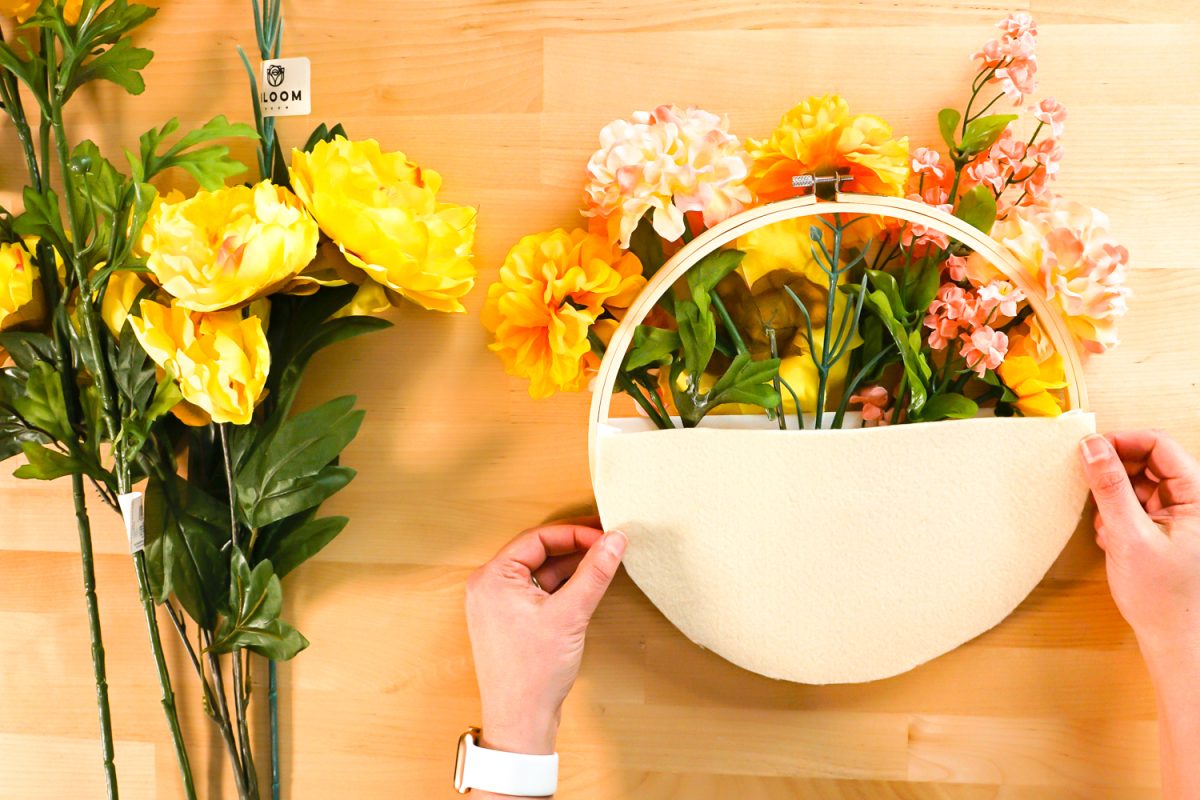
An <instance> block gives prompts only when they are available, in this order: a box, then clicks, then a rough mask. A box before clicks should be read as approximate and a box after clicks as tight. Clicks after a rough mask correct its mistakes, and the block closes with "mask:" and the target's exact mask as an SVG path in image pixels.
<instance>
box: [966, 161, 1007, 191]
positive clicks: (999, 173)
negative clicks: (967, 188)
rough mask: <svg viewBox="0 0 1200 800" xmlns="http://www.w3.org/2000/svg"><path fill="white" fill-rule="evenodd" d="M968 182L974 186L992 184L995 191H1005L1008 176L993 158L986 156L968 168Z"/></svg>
mask: <svg viewBox="0 0 1200 800" xmlns="http://www.w3.org/2000/svg"><path fill="white" fill-rule="evenodd" d="M966 175H967V182H968V183H969V184H970V185H972V186H980V185H982V186H990V187H991V189H992V191H993V192H997V193H998V192H1003V191H1004V187H1005V185H1006V184H1007V183H1008V176H1007V175H1006V174H1005V173H1004V170H1003V169H1002V168H1001V166H1000V165H999V164H998V163H996V162H995V161H993V160H992V159H991V158H988V157H984V158H981V159H979V160H977V161H976V162H975V163H973V164H971V165H970V166H968V167H967V169H966Z"/></svg>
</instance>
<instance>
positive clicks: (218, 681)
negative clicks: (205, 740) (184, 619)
mask: <svg viewBox="0 0 1200 800" xmlns="http://www.w3.org/2000/svg"><path fill="white" fill-rule="evenodd" d="M204 643H205V650H206V652H207V654H208V668H209V670H210V671H211V672H212V674H213V686H214V688H215V690H216V695H217V700H218V705H217V713H218V715H219V716H220V724H219V725H218V727H219V728H220V729H221V738H222V739H223V740H224V742H225V751H226V752H227V753H228V754H229V762H230V764H231V765H232V766H233V782H234V785H235V786H236V787H237V793H238V797H240V798H243V800H244V799H245V798H249V797H250V796H251V795H250V788H249V786H248V785H247V782H246V769H245V767H244V766H243V764H242V756H241V754H240V753H239V752H238V746H237V741H236V740H235V738H234V734H233V722H232V720H231V718H230V716H229V701H228V700H227V699H226V695H225V679H224V677H223V675H222V672H221V660H220V659H219V658H218V657H217V654H216V653H214V652H213V651H212V633H211V632H210V631H207V630H206V631H205V632H204Z"/></svg>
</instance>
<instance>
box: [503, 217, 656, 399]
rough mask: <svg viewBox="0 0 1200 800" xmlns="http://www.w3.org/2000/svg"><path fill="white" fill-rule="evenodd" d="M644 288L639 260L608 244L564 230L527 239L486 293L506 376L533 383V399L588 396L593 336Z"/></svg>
mask: <svg viewBox="0 0 1200 800" xmlns="http://www.w3.org/2000/svg"><path fill="white" fill-rule="evenodd" d="M645 284H646V279H645V278H643V277H642V263H641V262H640V261H639V260H638V258H637V256H635V255H633V254H632V253H627V252H625V251H623V250H621V248H619V247H617V246H615V245H613V244H610V243H609V241H608V240H607V239H606V238H605V237H602V236H598V235H596V234H593V233H588V232H587V231H585V230H579V229H577V230H573V231H570V232H568V231H565V230H563V229H562V228H559V229H557V230H553V231H549V232H547V233H538V234H533V235H531V236H526V237H524V238H523V239H521V241H519V242H517V244H516V246H515V247H513V249H512V250H510V251H509V253H508V256H507V257H506V258H505V259H504V265H503V266H502V267H501V268H500V280H499V281H497V282H496V283H494V284H492V286H491V287H490V288H489V289H488V296H487V300H486V301H485V302H484V305H483V313H482V320H483V325H484V327H486V328H487V329H488V330H489V331H491V332H492V334H494V335H495V337H496V341H495V342H494V343H493V344H492V345H490V347H491V349H492V350H494V351H495V352H496V353H497V354H498V355H499V356H500V360H501V361H503V362H504V368H505V371H507V372H508V374H510V375H515V376H517V377H525V378H529V395H530V396H531V397H533V398H543V397H549V396H550V395H552V394H554V393H555V392H556V391H579V390H581V389H584V388H586V386H587V382H588V380H589V378H590V377H591V374H590V373H591V371H592V369H590V367H594V365H595V361H594V359H591V358H590V356H589V354H590V352H591V344H590V343H589V342H588V331H589V330H590V329H591V327H592V325H593V324H595V323H596V320H597V319H598V318H599V317H600V315H601V314H603V313H604V312H605V311H606V310H607V311H610V312H611V311H616V312H617V314H618V315H619V314H620V313H621V312H622V311H623V310H624V309H625V308H628V306H629V304H630V303H631V302H633V299H634V298H635V297H637V294H638V292H639V291H641V289H642V287H643V286H644V285H645ZM589 362H590V363H589Z"/></svg>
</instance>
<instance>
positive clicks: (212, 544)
mask: <svg viewBox="0 0 1200 800" xmlns="http://www.w3.org/2000/svg"><path fill="white" fill-rule="evenodd" d="M171 477H172V484H171V485H169V486H168V485H166V484H164V483H163V482H162V481H160V480H159V479H158V478H151V479H150V481H149V483H148V484H147V487H146V495H145V510H146V559H147V566H148V568H149V571H150V574H151V577H152V582H153V584H154V586H155V600H157V601H158V602H159V603H163V602H165V601H166V599H167V597H168V596H169V595H171V594H174V595H175V597H176V598H177V599H178V600H179V603H180V604H181V605H182V606H183V608H184V610H185V611H187V613H188V615H189V616H190V617H191V618H192V619H194V620H195V621H196V622H197V623H198V624H200V625H201V626H202V627H205V628H212V627H213V626H214V625H215V624H216V618H217V609H218V608H219V607H220V606H221V605H222V604H223V602H224V594H225V590H226V587H227V586H228V585H229V578H228V574H229V573H228V563H227V562H226V560H225V558H224V557H223V556H222V555H221V547H222V545H223V544H224V543H225V542H226V541H228V538H229V534H228V531H227V530H223V529H222V528H221V527H220V526H219V525H215V524H212V523H211V522H209V521H206V520H205V519H204V516H205V514H206V513H207V512H210V511H211V508H210V507H209V506H210V505H212V504H215V501H213V500H212V499H211V498H208V497H207V496H202V495H203V493H202V492H200V491H199V490H198V489H196V488H195V487H192V486H190V485H189V484H188V483H187V482H186V481H184V480H183V479H182V478H178V477H176V476H171ZM228 526H229V516H228V510H226V511H225V515H224V527H225V529H227V528H228Z"/></svg>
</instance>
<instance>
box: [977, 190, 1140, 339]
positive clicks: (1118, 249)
mask: <svg viewBox="0 0 1200 800" xmlns="http://www.w3.org/2000/svg"><path fill="white" fill-rule="evenodd" d="M992 238H994V239H996V240H997V241H999V242H1001V243H1002V244H1004V245H1006V246H1007V247H1008V248H1009V250H1011V251H1012V252H1013V254H1014V255H1015V256H1016V257H1017V259H1018V260H1019V261H1020V262H1021V264H1022V265H1023V266H1024V267H1025V269H1026V270H1027V271H1028V272H1029V274H1030V276H1031V277H1033V278H1035V279H1036V280H1037V283H1038V285H1039V286H1040V287H1041V289H1042V290H1043V291H1044V292H1045V296H1046V299H1047V300H1049V301H1050V302H1051V303H1052V304H1053V305H1055V306H1057V308H1058V309H1059V311H1060V312H1061V313H1062V315H1063V318H1064V320H1065V321H1066V323H1067V326H1068V327H1069V328H1070V329H1071V331H1072V333H1074V334H1075V336H1076V338H1077V339H1079V341H1080V343H1081V344H1082V346H1083V347H1084V348H1085V349H1086V350H1088V351H1090V352H1094V353H1099V352H1103V351H1105V350H1108V349H1110V348H1112V347H1115V346H1116V345H1117V343H1118V338H1117V321H1118V320H1119V319H1120V318H1121V317H1122V316H1123V315H1124V314H1125V312H1126V310H1127V308H1128V298H1129V295H1130V291H1129V289H1128V287H1126V286H1125V279H1126V269H1127V266H1126V265H1127V262H1128V260H1129V253H1128V251H1127V250H1126V249H1125V248H1124V247H1122V246H1121V245H1120V244H1118V243H1117V242H1116V240H1115V239H1113V238H1112V235H1111V234H1110V233H1109V230H1108V218H1107V217H1106V216H1105V215H1104V214H1102V213H1101V212H1100V211H1098V210H1096V209H1094V208H1089V207H1088V206H1084V205H1081V204H1079V203H1074V202H1071V201H1068V200H1064V199H1063V198H1060V197H1055V198H1052V199H1051V200H1050V202H1049V204H1047V205H1044V206H1041V205H1039V206H1021V207H1019V208H1017V209H1015V210H1014V211H1013V212H1012V213H1011V214H1009V215H1008V217H1006V218H1005V219H1003V220H1000V221H998V222H997V223H996V226H995V228H993V230H992Z"/></svg>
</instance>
